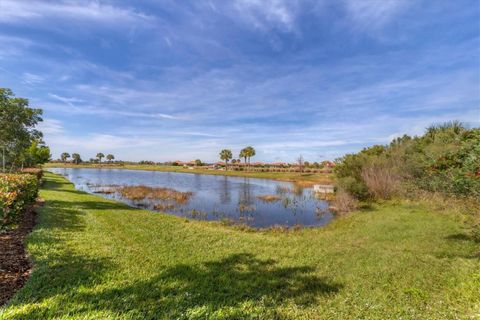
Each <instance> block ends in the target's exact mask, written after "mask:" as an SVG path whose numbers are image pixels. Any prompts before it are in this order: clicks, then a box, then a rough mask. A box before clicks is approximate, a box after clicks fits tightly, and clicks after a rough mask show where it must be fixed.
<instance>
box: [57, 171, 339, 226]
mask: <svg viewBox="0 0 480 320" xmlns="http://www.w3.org/2000/svg"><path fill="white" fill-rule="evenodd" d="M49 171H51V172H53V173H57V174H61V175H63V176H65V177H66V178H67V179H69V180H70V181H71V182H72V183H73V184H74V185H75V187H76V188H77V189H78V190H82V191H86V192H89V193H94V194H98V195H101V196H103V197H106V198H110V199H115V200H119V201H122V202H124V203H126V204H128V205H131V206H134V207H138V208H143V209H148V210H152V211H158V212H166V213H169V214H174V215H177V216H181V217H186V218H193V219H200V220H224V221H226V222H229V223H240V224H246V225H249V226H251V227H256V228H267V227H271V226H278V225H280V226H287V227H292V226H295V225H302V226H321V225H324V224H326V223H328V222H329V221H330V220H331V219H332V217H333V215H332V213H331V212H329V211H328V203H327V202H326V201H323V200H320V199H318V198H317V197H316V196H315V194H314V192H313V190H312V188H300V187H296V186H295V185H294V184H293V183H289V182H281V181H275V180H268V179H254V178H244V177H229V176H219V175H205V174H192V173H177V172H160V171H143V170H125V169H85V168H78V169H76V168H51V169H49ZM140 186H141V187H140ZM139 194H140V196H138V195H139Z"/></svg>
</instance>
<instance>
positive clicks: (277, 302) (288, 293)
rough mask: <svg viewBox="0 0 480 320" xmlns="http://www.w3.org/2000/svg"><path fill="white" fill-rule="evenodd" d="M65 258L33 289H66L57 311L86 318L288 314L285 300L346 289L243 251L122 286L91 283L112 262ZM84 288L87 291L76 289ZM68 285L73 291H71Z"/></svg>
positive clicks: (311, 299) (303, 303) (307, 300)
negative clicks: (93, 314)
mask: <svg viewBox="0 0 480 320" xmlns="http://www.w3.org/2000/svg"><path fill="white" fill-rule="evenodd" d="M65 258H66V261H68V263H67V265H66V266H65V265H63V266H61V267H59V268H58V269H57V270H55V269H53V270H52V272H57V273H59V274H58V277H57V279H58V281H57V282H54V283H48V284H46V283H44V284H43V286H42V285H41V282H40V281H39V277H37V279H36V280H37V283H38V285H37V286H35V288H32V289H36V290H39V291H38V292H37V293H36V294H35V296H36V298H35V300H37V301H38V300H39V299H40V300H41V299H45V298H48V297H51V296H54V295H58V294H65V295H64V296H63V299H65V301H62V302H60V303H58V305H59V306H64V307H63V308H60V309H58V310H57V312H56V314H57V315H58V316H61V315H66V314H70V315H75V316H78V317H81V316H82V315H85V314H87V313H88V312H89V311H90V310H96V311H98V312H105V314H116V315H122V314H123V315H125V314H128V315H129V316H131V317H133V318H142V319H159V318H165V319H171V318H183V317H184V318H190V317H189V316H188V315H193V314H195V315H196V316H200V317H201V318H204V317H207V318H208V316H209V315H212V314H214V313H217V314H220V315H221V318H222V319H247V318H255V317H257V318H258V316H260V318H265V317H266V318H269V319H270V318H284V316H282V317H281V316H280V315H279V314H278V313H277V311H276V308H277V307H280V306H282V305H285V304H286V303H289V304H292V303H293V304H294V305H296V306H297V307H300V308H302V307H308V306H309V305H312V304H315V303H316V302H317V300H318V299H319V298H320V297H322V296H324V297H325V296H330V295H335V294H336V293H337V292H338V291H339V290H340V289H341V288H342V285H341V284H338V283H332V282H329V281H327V280H326V279H324V278H322V277H318V276H316V275H314V274H313V271H314V270H313V269H312V268H310V267H305V266H300V267H280V266H277V265H276V263H275V261H274V260H261V259H258V258H256V257H255V256H254V255H252V254H248V253H243V254H232V255H230V256H228V257H226V258H224V259H221V260H218V261H212V262H207V263H204V264H201V265H184V264H180V265H176V266H173V267H169V268H166V269H164V270H160V272H159V273H157V274H155V275H152V276H151V277H150V278H149V279H147V280H142V281H135V282H133V283H131V279H130V280H129V282H130V283H131V284H128V285H122V283H123V284H124V283H126V281H125V280H124V279H118V281H117V283H118V285H115V286H111V287H107V288H106V289H104V290H102V291H98V292H92V291H91V290H89V289H91V285H92V283H98V281H102V272H105V271H106V270H108V269H109V267H108V262H107V263H105V262H104V261H101V260H98V261H88V260H87V261H85V260H82V259H80V260H79V259H78V257H71V256H70V257H65ZM74 265H76V266H78V268H79V270H75V268H73V269H72V270H70V267H69V266H74ZM69 273H70V275H69ZM79 287H82V288H84V290H82V291H81V292H79V291H76V289H78V288H79ZM85 289H87V290H85ZM42 290H43V291H42ZM69 290H70V292H71V294H68V295H67V294H66V293H67V291H69ZM32 291H33V290H32ZM45 293H47V294H45ZM27 310H28V309H27ZM44 314H47V311H46V310H41V309H33V310H31V312H28V313H24V314H22V316H23V317H25V318H28V319H30V318H36V317H38V316H41V315H44Z"/></svg>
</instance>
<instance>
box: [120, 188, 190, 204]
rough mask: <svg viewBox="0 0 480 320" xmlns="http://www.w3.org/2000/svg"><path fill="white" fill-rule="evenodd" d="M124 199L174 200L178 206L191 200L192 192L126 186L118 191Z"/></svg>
mask: <svg viewBox="0 0 480 320" xmlns="http://www.w3.org/2000/svg"><path fill="white" fill-rule="evenodd" d="M117 190H118V192H119V193H120V194H121V195H122V197H124V198H127V199H130V200H143V199H159V200H173V201H175V202H176V203H178V204H185V203H187V202H188V200H190V198H191V197H192V195H193V193H192V192H181V191H177V190H174V189H170V188H160V187H147V186H142V185H141V186H124V187H120V188H118V189H117Z"/></svg>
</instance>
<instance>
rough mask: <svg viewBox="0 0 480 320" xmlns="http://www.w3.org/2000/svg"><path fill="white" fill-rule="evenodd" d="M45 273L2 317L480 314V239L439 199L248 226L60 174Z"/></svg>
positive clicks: (48, 183)
mask: <svg viewBox="0 0 480 320" xmlns="http://www.w3.org/2000/svg"><path fill="white" fill-rule="evenodd" d="M40 196H41V197H42V198H43V199H45V206H44V207H42V208H41V209H40V210H39V212H38V225H37V227H36V229H35V230H34V231H33V233H32V234H31V235H30V236H29V237H28V241H27V248H28V251H29V253H30V254H31V256H32V258H33V262H34V265H35V267H34V271H33V273H32V275H31V277H30V279H29V281H28V282H27V284H26V285H25V287H24V288H23V289H22V290H21V291H19V292H18V294H17V295H16V296H15V297H14V298H13V299H12V300H11V301H10V302H9V304H8V305H7V306H5V307H4V309H0V310H1V311H0V319H45V318H62V319H79V318H81V319H99V318H102V319H153V318H155V319H172V318H176V319H204V318H210V319H275V318H277V319H280V318H287V319H288V318H290V319H358V318H368V319H386V318H390V319H391V318H395V319H398V318H403V319H414V318H415V319H458V318H475V317H476V315H478V313H479V312H480V303H479V298H478V297H479V296H480V259H479V258H480V257H479V243H478V240H475V239H474V238H473V237H472V236H471V234H470V233H469V230H468V229H467V226H466V225H465V224H464V218H463V217H464V216H463V215H461V214H460V213H458V212H455V211H456V210H451V209H449V207H448V206H444V207H442V206H440V205H439V204H440V202H433V203H430V202H421V201H415V202H412V201H407V200H402V201H400V200H398V201H395V202H393V201H387V202H384V203H382V204H374V203H372V204H371V205H369V206H364V207H363V208H362V209H361V210H360V211H359V212H357V213H355V214H351V215H348V216H346V217H342V218H341V219H337V220H335V221H333V222H332V223H331V224H329V225H328V226H325V227H323V228H306V229H299V230H284V229H271V230H264V231H260V232H259V231H256V232H254V231H245V230H242V229H238V228H233V227H230V226H223V225H222V224H221V223H219V222H198V221H193V220H186V219H182V218H178V217H174V216H170V215H164V214H153V213H151V212H149V211H144V210H139V209H134V208H131V207H128V206H126V205H124V204H121V203H118V202H114V201H111V200H107V199H103V198H100V197H98V196H94V195H90V194H86V193H83V192H80V191H77V190H75V189H74V187H73V185H72V184H71V183H69V182H68V181H67V180H65V179H64V178H63V177H60V176H56V175H53V174H50V173H47V174H46V176H45V184H44V185H43V188H42V190H41V192H40Z"/></svg>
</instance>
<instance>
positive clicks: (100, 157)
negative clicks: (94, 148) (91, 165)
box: [97, 152, 105, 163]
mask: <svg viewBox="0 0 480 320" xmlns="http://www.w3.org/2000/svg"><path fill="white" fill-rule="evenodd" d="M97 158H98V162H100V163H102V158H105V155H104V154H103V153H101V152H99V153H97Z"/></svg>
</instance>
